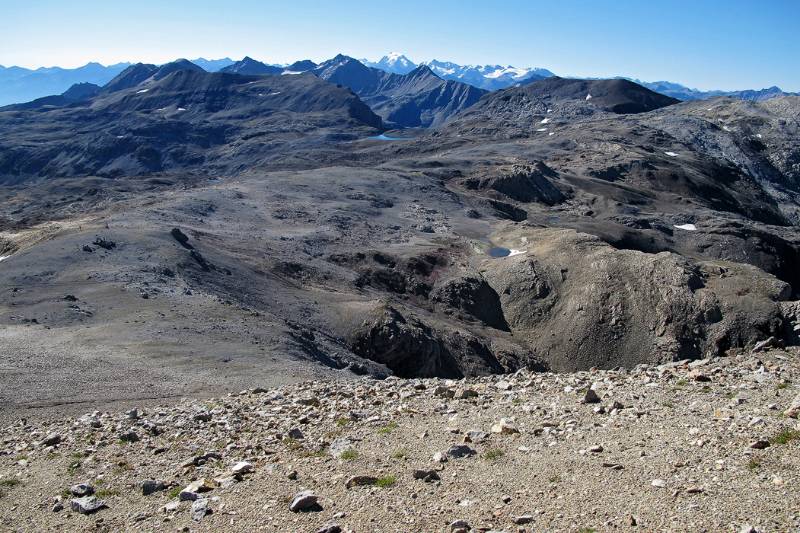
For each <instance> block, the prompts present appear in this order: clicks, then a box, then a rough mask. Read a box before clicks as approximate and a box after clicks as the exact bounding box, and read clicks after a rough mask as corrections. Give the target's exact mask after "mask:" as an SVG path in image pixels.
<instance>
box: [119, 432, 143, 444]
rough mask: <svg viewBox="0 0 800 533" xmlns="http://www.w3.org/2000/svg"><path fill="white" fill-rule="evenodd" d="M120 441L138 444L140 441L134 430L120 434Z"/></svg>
mask: <svg viewBox="0 0 800 533" xmlns="http://www.w3.org/2000/svg"><path fill="white" fill-rule="evenodd" d="M119 440H121V441H122V442H137V441H138V440H139V435H137V434H136V432H135V431H133V430H130V431H125V432H123V433H120V435H119Z"/></svg>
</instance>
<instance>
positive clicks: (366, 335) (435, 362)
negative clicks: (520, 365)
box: [351, 307, 503, 378]
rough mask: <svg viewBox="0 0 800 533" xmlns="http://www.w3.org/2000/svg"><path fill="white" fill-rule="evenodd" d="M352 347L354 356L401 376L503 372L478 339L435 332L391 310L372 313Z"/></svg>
mask: <svg viewBox="0 0 800 533" xmlns="http://www.w3.org/2000/svg"><path fill="white" fill-rule="evenodd" d="M351 346H352V349H353V352H354V353H356V354H357V355H359V356H361V357H364V358H365V359H370V360H372V361H376V362H378V363H380V364H383V365H386V366H387V367H388V368H389V369H391V370H392V371H393V372H394V373H395V375H397V376H400V377H433V376H441V377H448V378H459V377H463V376H466V375H480V374H488V373H497V372H501V371H502V370H503V367H502V366H501V364H500V363H499V362H498V361H497V359H496V358H495V356H494V355H493V354H492V352H491V350H490V349H489V347H488V346H487V345H486V344H485V343H484V342H483V341H482V340H481V339H480V338H478V337H475V336H473V335H470V334H468V333H465V332H447V331H437V330H435V329H433V328H431V327H430V326H428V325H427V324H425V323H424V322H422V321H420V320H419V319H417V318H416V317H415V316H409V317H408V318H407V317H405V316H403V315H402V314H400V313H399V312H398V311H397V310H396V309H394V308H392V307H384V308H378V309H376V310H375V311H373V313H372V314H371V315H370V316H368V317H367V319H366V320H365V321H364V323H363V324H362V325H361V327H360V328H359V329H357V330H356V332H355V333H354V334H353V336H352V341H351Z"/></svg>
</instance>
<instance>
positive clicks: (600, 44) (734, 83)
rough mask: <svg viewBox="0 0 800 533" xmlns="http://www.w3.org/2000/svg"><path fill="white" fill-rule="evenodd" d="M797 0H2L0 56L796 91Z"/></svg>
mask: <svg viewBox="0 0 800 533" xmlns="http://www.w3.org/2000/svg"><path fill="white" fill-rule="evenodd" d="M799 43H800V0H760V1H759V0H749V1H747V0H725V1H723V0H691V1H687V0H674V1H658V0H614V1H602V0H595V1H588V0H586V1H584V0H547V1H538V0H394V1H385V0H369V1H363V0H328V1H323V0H317V1H313V0H283V1H271V0H261V1H257V0H226V1H224V2H211V1H206V0H192V1H183V0H134V1H124V2H123V1H121V0H102V1H101V0H71V1H68V0H0V64H2V65H5V66H8V65H21V66H26V67H38V66H53V65H58V66H65V67H74V66H78V65H81V64H84V63H86V62H88V61H99V62H101V63H105V64H109V63H116V62H120V61H144V62H150V63H163V62H167V61H170V60H172V59H175V58H178V57H186V58H195V57H206V58H219V57H224V56H230V57H232V58H234V59H238V58H240V57H242V56H244V55H250V56H252V57H255V58H256V59H260V60H262V61H265V62H268V63H285V62H290V61H294V60H297V59H304V58H310V59H314V60H322V59H327V58H329V57H332V56H333V55H335V54H336V53H337V52H343V53H345V54H348V55H352V56H354V57H359V58H360V57H367V58H370V59H375V58H378V57H380V56H382V55H383V54H385V53H387V52H391V51H399V52H403V53H405V54H406V55H407V56H408V57H409V58H411V59H412V60H415V61H417V62H419V61H425V60H430V59H440V60H451V61H455V62H457V63H462V64H463V63H467V64H486V63H489V64H496V63H500V64H504V65H505V64H512V65H515V66H538V67H545V68H548V69H550V70H552V71H554V72H556V73H557V74H561V75H568V76H592V77H603V76H616V75H622V76H631V77H635V78H639V79H642V80H645V81H657V80H669V81H674V82H678V83H682V84H684V85H688V86H690V87H696V88H700V89H744V88H762V87H767V86H770V85H779V86H780V87H781V88H783V89H784V90H789V91H800V44H799Z"/></svg>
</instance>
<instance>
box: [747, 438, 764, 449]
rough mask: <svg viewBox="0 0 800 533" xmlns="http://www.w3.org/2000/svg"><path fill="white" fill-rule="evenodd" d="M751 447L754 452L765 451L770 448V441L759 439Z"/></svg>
mask: <svg viewBox="0 0 800 533" xmlns="http://www.w3.org/2000/svg"><path fill="white" fill-rule="evenodd" d="M750 447H751V448H753V449H754V450H763V449H765V448H769V441H768V440H764V439H759V440H757V441H755V442H753V443H752V444H750Z"/></svg>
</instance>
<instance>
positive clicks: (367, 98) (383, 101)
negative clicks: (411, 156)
mask: <svg viewBox="0 0 800 533" xmlns="http://www.w3.org/2000/svg"><path fill="white" fill-rule="evenodd" d="M314 72H315V73H316V74H317V75H318V76H319V77H320V78H322V79H325V80H328V81H329V82H331V83H336V84H339V85H343V86H345V87H349V88H350V89H352V90H353V92H355V93H356V94H357V95H358V96H359V97H361V99H362V100H364V102H365V103H366V104H367V105H369V106H370V107H371V108H372V110H373V111H375V112H376V113H377V114H378V115H380V116H381V117H382V118H383V120H384V121H385V122H386V123H387V125H390V126H392V127H404V128H415V127H429V126H438V125H440V124H442V123H443V122H444V121H446V120H447V119H448V118H450V117H451V116H454V115H456V114H457V113H459V112H460V111H463V110H464V109H467V108H468V107H470V106H471V105H473V104H475V103H476V102H477V101H478V100H479V99H480V97H481V96H483V95H484V94H486V91H484V90H482V89H478V88H476V87H473V86H471V85H467V84H466V83H460V82H457V81H452V80H449V81H445V80H443V79H441V78H440V77H438V76H437V75H436V74H434V73H433V71H431V69H430V68H428V67H427V66H424V65H422V66H419V67H417V68H415V69H414V70H412V71H411V72H409V73H407V74H394V73H390V72H385V71H383V70H380V69H376V68H371V67H368V66H366V65H364V64H362V63H361V62H359V61H357V60H355V59H353V58H351V57H347V56H343V55H338V56H336V57H335V58H333V59H331V60H329V61H326V62H324V63H321V64H320V65H318V66H317V67H316V69H315V70H314Z"/></svg>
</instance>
